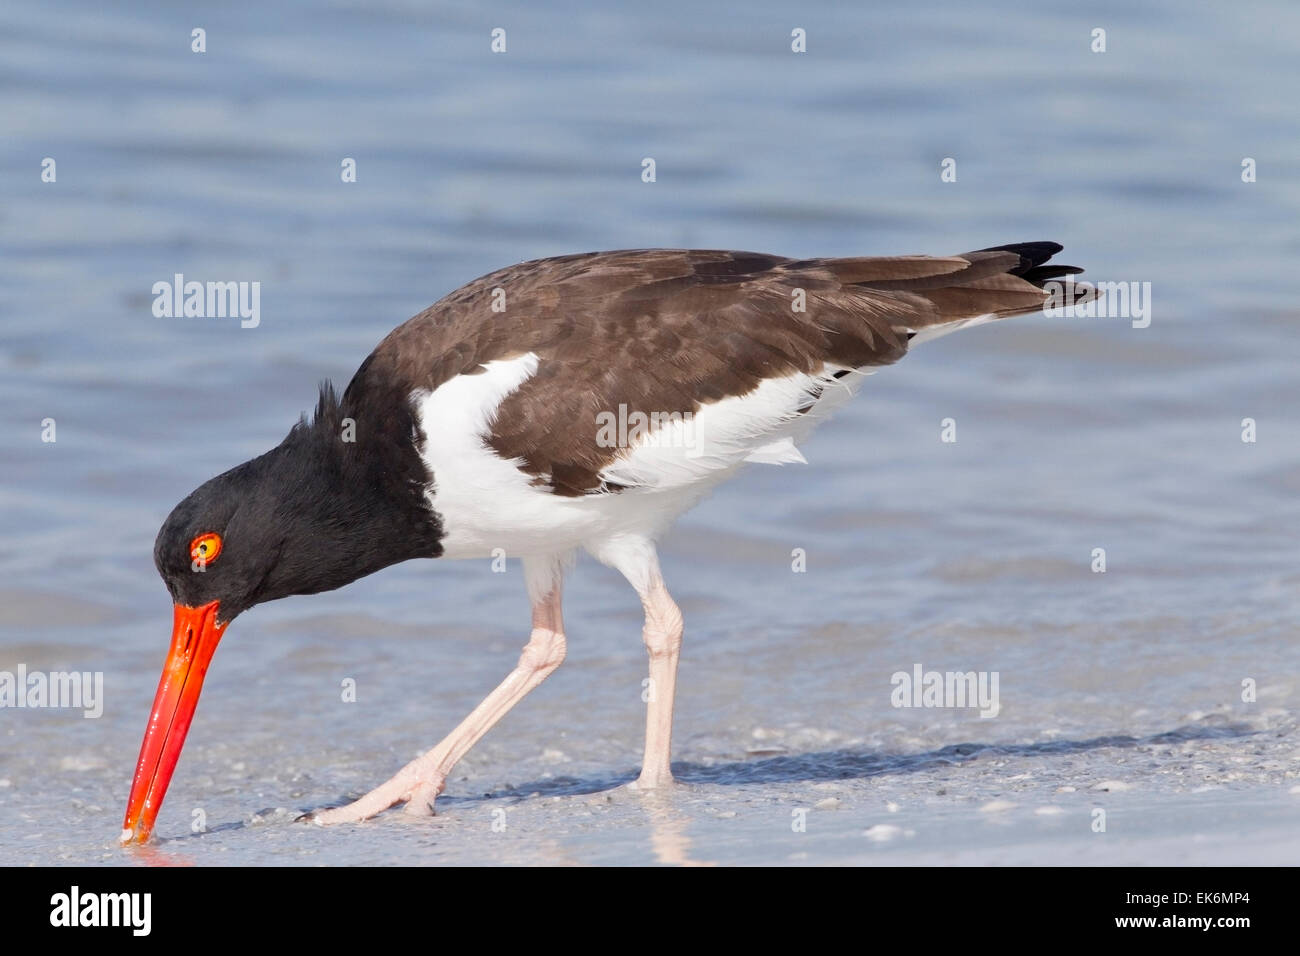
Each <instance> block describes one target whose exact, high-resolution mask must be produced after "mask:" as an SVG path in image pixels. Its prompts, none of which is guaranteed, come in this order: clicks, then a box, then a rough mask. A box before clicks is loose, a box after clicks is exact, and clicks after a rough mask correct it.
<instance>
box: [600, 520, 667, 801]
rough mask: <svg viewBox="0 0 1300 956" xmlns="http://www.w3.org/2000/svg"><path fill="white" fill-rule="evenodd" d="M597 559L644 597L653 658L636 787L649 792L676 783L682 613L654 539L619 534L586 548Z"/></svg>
mask: <svg viewBox="0 0 1300 956" xmlns="http://www.w3.org/2000/svg"><path fill="white" fill-rule="evenodd" d="M587 550H589V551H590V552H591V553H592V554H593V555H594V556H595V557H596V558H597V559H598V560H600V561H602V562H604V563H605V564H608V565H609V566H610V567H613V568H616V569H618V571H619V572H620V573H621V574H622V575H623V577H625V578H627V580H628V582H629V583H630V584H631V585H632V587H634V588H636V593H637V594H639V595H640V596H641V606H642V607H643V608H645V627H644V629H643V630H642V632H641V637H642V640H644V641H645V648H646V651H647V653H649V655H650V680H649V682H648V683H647V685H646V693H645V694H644V695H643V696H644V697H645V702H646V714H645V756H644V758H643V759H642V761H641V776H639V777H638V778H637V781H636V783H635V784H634V786H635V787H636V788H637V789H639V790H640V789H644V790H651V789H654V788H655V787H663V786H667V785H668V784H671V783H672V782H673V774H672V770H671V769H669V762H670V761H671V759H672V747H673V697H674V696H675V694H676V692H677V655H678V653H679V652H680V651H681V647H682V612H681V610H680V609H679V608H678V607H677V605H676V604H675V603H674V602H673V599H672V596H671V595H670V594H669V593H668V588H666V587H665V586H664V579H663V576H662V575H661V574H660V573H659V555H658V553H657V552H656V551H655V545H654V541H652V540H651V539H650V538H646V537H641V536H640V535H617V536H615V537H612V538H609V539H607V540H604V541H600V542H593V543H591V544H589V545H588V546H587Z"/></svg>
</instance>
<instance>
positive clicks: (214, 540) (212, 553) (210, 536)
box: [190, 531, 221, 564]
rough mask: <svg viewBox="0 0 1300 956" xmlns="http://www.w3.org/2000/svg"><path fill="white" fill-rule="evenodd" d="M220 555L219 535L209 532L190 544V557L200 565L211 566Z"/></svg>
mask: <svg viewBox="0 0 1300 956" xmlns="http://www.w3.org/2000/svg"><path fill="white" fill-rule="evenodd" d="M220 553H221V535H219V534H216V533H215V532H211V531H209V532H208V533H206V534H201V535H199V536H198V537H197V538H195V539H194V540H193V541H191V542H190V557H191V558H193V559H194V560H195V561H198V562H200V563H202V564H211V563H212V562H213V561H215V560H217V555H219V554H220Z"/></svg>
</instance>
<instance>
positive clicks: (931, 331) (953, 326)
mask: <svg viewBox="0 0 1300 956" xmlns="http://www.w3.org/2000/svg"><path fill="white" fill-rule="evenodd" d="M1000 318H1002V316H1000V315H993V314H992V313H990V314H989V315H976V316H972V317H971V318H969V319H957V320H956V321H955V322H947V323H945V324H943V325H931V326H927V327H926V328H924V329H921V331H919V332H917V333H916V334H915V335H914V336H912V339H911V341H909V342H908V343H907V344H908V346H913V345H920V344H921V343H922V342H929V341H931V340H933V339H937V338H940V337H941V336H944V335H947V334H948V333H949V332H956V331H957V330H958V329H969V328H971V327H972V326H975V325H984V324H985V323H988V322H996V321H997V320H998V319H1000ZM908 331H913V330H911V329H909V330H908Z"/></svg>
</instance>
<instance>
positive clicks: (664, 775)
mask: <svg viewBox="0 0 1300 956" xmlns="http://www.w3.org/2000/svg"><path fill="white" fill-rule="evenodd" d="M641 604H642V605H643V606H644V607H645V628H644V629H643V630H642V632H641V637H642V640H644V641H645V647H646V651H647V652H648V653H649V655H650V683H649V685H648V687H647V690H648V691H649V693H648V695H647V698H648V699H647V700H646V714H645V756H644V757H643V759H642V761H641V776H639V777H637V781H636V785H637V788H638V789H640V790H651V789H654V788H655V787H662V786H666V785H667V784H670V783H672V782H673V773H672V770H670V769H669V762H670V761H671V759H672V748H673V699H674V697H675V696H676V693H677V656H678V654H679V652H680V651H681V647H682V612H681V610H680V609H678V607H677V605H676V604H675V603H674V602H673V599H672V596H671V595H669V593H668V589H667V588H666V587H664V582H663V578H661V577H660V576H659V571H658V568H655V572H654V575H653V576H652V577H651V579H650V581H649V585H648V587H647V588H646V589H645V590H644V591H642V592H641Z"/></svg>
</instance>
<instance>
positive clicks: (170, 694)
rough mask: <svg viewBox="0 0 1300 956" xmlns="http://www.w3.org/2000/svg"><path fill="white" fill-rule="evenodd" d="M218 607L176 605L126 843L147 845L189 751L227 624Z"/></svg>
mask: <svg viewBox="0 0 1300 956" xmlns="http://www.w3.org/2000/svg"><path fill="white" fill-rule="evenodd" d="M217 603H218V602H216V601H213V602H212V603H211V604H205V605H203V606H202V607H184V606H182V605H180V604H177V605H176V611H175V616H174V617H173V622H172V646H171V650H169V651H168V652H167V662H166V663H165V664H163V672H162V677H161V678H159V680H158V693H157V694H156V695H155V696H154V699H153V713H152V714H150V716H149V726H147V727H146V728H145V730H144V742H143V743H142V744H140V760H139V761H138V762H137V763H136V765H135V779H134V780H133V781H132V782H131V797H130V799H129V800H128V801H127V804H126V818H125V819H124V820H123V821H122V837H121V839H122V843H124V844H125V843H131V842H137V843H144V842H145V841H146V840H148V839H149V834H150V833H152V832H153V822H154V820H155V819H156V818H157V816H158V810H159V809H160V808H161V807H162V802H163V797H165V796H166V795H167V785H168V784H169V783H171V779H172V771H174V770H175V769H176V761H178V760H179V759H180V756H181V748H182V747H184V746H185V735H186V734H187V733H189V730H190V721H192V720H193V719H194V711H195V709H196V708H197V707H198V706H199V692H200V691H202V690H203V678H204V677H205V676H206V675H207V673H208V663H209V662H210V661H211V660H212V654H213V652H214V651H215V650H216V649H217V644H218V642H219V641H220V640H221V635H222V633H223V632H224V631H225V629H226V625H225V624H222V623H220V622H218V621H217Z"/></svg>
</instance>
